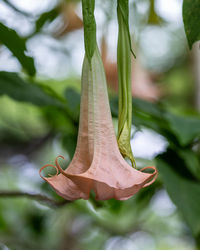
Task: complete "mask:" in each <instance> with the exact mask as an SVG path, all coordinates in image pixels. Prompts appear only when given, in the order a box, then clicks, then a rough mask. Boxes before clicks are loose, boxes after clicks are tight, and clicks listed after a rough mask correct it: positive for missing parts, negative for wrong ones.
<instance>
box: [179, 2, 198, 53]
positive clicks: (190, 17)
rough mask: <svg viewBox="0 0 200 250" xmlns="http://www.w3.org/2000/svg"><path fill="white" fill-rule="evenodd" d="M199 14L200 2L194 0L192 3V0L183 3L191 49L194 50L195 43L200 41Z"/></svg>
mask: <svg viewBox="0 0 200 250" xmlns="http://www.w3.org/2000/svg"><path fill="white" fill-rule="evenodd" d="M199 13H200V1H199V0H194V1H192V2H191V1H190V0H184V1H183V21H184V25H185V33H186V36H187V40H188V43H189V46H190V48H192V45H193V43H195V42H196V41H199V40H200V28H199V25H198V23H199Z"/></svg>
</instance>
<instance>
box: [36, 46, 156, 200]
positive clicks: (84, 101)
mask: <svg viewBox="0 0 200 250" xmlns="http://www.w3.org/2000/svg"><path fill="white" fill-rule="evenodd" d="M59 157H61V158H63V159H64V157H63V156H58V157H57V158H56V164H55V166H54V165H49V164H47V165H45V166H43V167H42V168H41V169H40V173H41V171H42V170H43V169H44V168H45V167H47V166H52V167H55V168H56V169H57V174H56V175H55V176H52V177H48V178H47V177H43V176H42V178H43V179H44V180H45V181H47V182H48V183H49V184H50V185H51V186H52V187H53V188H54V189H55V191H56V193H57V194H58V195H60V196H62V197H63V198H64V199H67V200H76V199H81V198H82V199H89V196H90V192H91V190H93V191H94V192H95V195H96V199H97V200H108V199H111V198H114V199H116V200H126V199H128V198H130V197H131V196H132V195H134V194H135V193H136V192H138V191H139V190H140V189H141V188H143V187H146V186H148V185H150V184H151V183H152V182H154V180H155V179H156V177H157V170H156V168H155V167H146V168H151V169H153V173H151V174H149V173H144V172H142V170H141V171H138V170H136V169H134V168H132V167H131V166H130V165H129V164H128V163H127V162H126V161H125V160H124V159H123V157H122V156H121V154H120V151H119V149H118V145H117V140H116V136H115V132H114V128H113V124H112V117H111V112H110V106H109V101H108V94H107V86H106V79H105V74H104V69H103V65H102V61H101V58H100V55H99V52H98V50H97V49H96V50H95V53H94V55H93V57H92V60H91V64H89V62H88V60H87V58H86V57H85V60H84V63H83V71H82V92H81V107H80V121H79V132H78V142H77V147H76V151H75V154H74V157H73V159H72V161H71V163H70V164H69V166H68V167H67V169H65V170H63V169H62V168H61V167H60V165H59V163H58V158H59ZM146 168H144V169H146ZM144 169H143V170H144ZM59 171H60V173H59Z"/></svg>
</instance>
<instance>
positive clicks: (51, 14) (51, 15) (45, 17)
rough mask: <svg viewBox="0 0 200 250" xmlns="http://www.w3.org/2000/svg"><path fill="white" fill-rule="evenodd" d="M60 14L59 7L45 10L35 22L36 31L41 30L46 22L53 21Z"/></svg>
mask: <svg viewBox="0 0 200 250" xmlns="http://www.w3.org/2000/svg"><path fill="white" fill-rule="evenodd" d="M58 14H59V10H58V7H56V8H54V9H52V10H50V11H47V12H44V13H43V14H42V15H41V16H40V17H39V18H38V19H37V21H36V22H35V32H34V34H35V33H37V32H39V31H40V30H41V28H42V27H43V26H44V24H45V23H46V22H48V21H49V22H52V21H53V20H54V19H55V18H56V17H57V16H58Z"/></svg>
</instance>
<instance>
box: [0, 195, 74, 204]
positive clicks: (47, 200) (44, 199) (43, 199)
mask: <svg viewBox="0 0 200 250" xmlns="http://www.w3.org/2000/svg"><path fill="white" fill-rule="evenodd" d="M18 197H25V198H29V199H33V200H36V201H40V202H43V203H45V204H46V205H48V206H50V207H53V208H58V207H62V206H64V205H66V204H68V203H71V201H68V200H63V201H56V200H53V199H51V198H49V197H47V196H44V195H41V194H34V193H28V192H20V191H0V198H18Z"/></svg>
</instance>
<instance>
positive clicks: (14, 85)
mask: <svg viewBox="0 0 200 250" xmlns="http://www.w3.org/2000/svg"><path fill="white" fill-rule="evenodd" d="M0 95H7V96H9V97H11V98H13V99H15V100H17V101H21V102H29V103H32V104H35V105H39V106H49V105H50V106H57V107H62V106H63V103H62V102H61V101H60V100H57V99H56V98H55V97H52V96H50V95H49V94H47V93H46V92H45V91H44V90H43V89H42V87H41V86H38V85H36V84H32V83H29V82H26V81H25V80H24V79H22V78H20V77H19V76H18V74H16V73H9V72H4V71H1V72H0Z"/></svg>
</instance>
